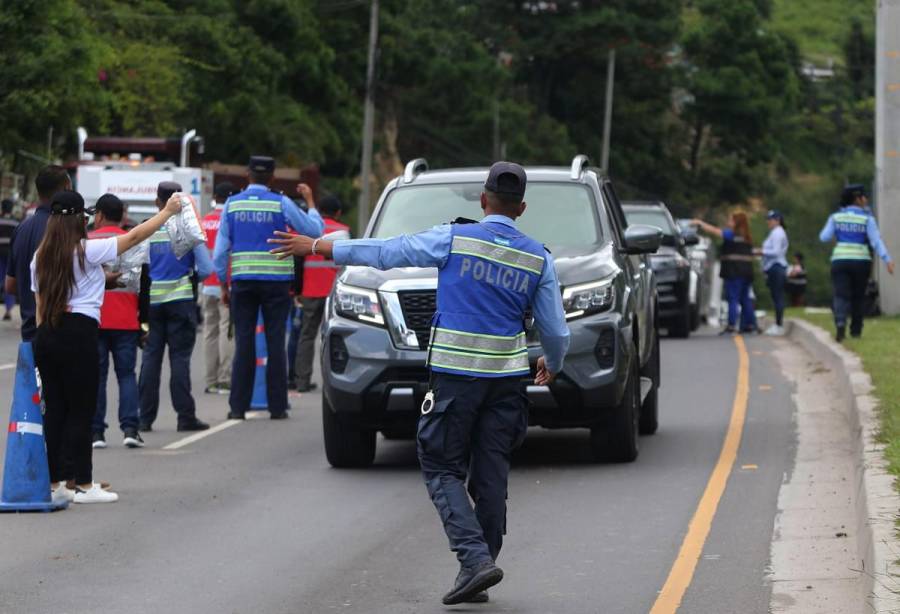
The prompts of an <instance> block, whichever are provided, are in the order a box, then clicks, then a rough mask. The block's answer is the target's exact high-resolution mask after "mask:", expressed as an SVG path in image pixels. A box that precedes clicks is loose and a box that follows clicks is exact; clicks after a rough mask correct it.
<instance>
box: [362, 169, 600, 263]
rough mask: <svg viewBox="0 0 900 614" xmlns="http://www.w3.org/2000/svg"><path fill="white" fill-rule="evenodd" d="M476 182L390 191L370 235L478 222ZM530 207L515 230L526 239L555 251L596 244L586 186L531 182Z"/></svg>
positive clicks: (527, 197) (594, 216) (595, 223)
mask: <svg viewBox="0 0 900 614" xmlns="http://www.w3.org/2000/svg"><path fill="white" fill-rule="evenodd" d="M482 189H483V186H482V185H481V184H478V183H455V184H449V185H422V186H415V187H409V188H401V189H398V190H394V191H393V192H391V194H390V195H389V196H388V198H387V200H386V201H385V203H384V205H383V206H382V207H381V212H380V213H379V216H378V220H377V221H376V224H375V228H374V231H373V232H372V236H373V237H375V238H380V239H383V238H387V237H394V236H397V235H402V234H413V233H416V232H421V231H423V230H427V229H429V228H431V227H433V226H437V225H439V224H445V223H447V222H450V221H452V220H454V219H456V218H458V217H466V218H469V219H472V220H480V219H481V218H482V217H483V216H484V214H483V213H482V211H481V201H480V198H481V192H482ZM525 202H526V203H527V204H528V208H527V209H526V210H525V214H524V215H522V217H520V218H519V219H518V220H517V221H516V226H517V227H518V228H519V230H521V231H522V232H524V233H525V234H527V235H528V236H530V237H533V238H534V239H536V240H537V241H540V242H541V243H543V244H544V245H547V246H548V247H550V248H551V249H552V248H553V247H554V246H557V247H586V246H590V245H594V244H596V243H599V242H600V222H599V220H598V219H597V209H596V206H595V205H594V198H593V196H592V194H591V192H590V191H589V190H588V189H587V187H586V186H583V185H580V184H563V183H549V182H543V183H531V184H529V186H528V189H527V191H526V192H525Z"/></svg>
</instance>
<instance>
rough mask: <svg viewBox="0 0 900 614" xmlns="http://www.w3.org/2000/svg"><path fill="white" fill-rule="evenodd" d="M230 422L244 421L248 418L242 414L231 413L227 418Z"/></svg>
mask: <svg viewBox="0 0 900 614" xmlns="http://www.w3.org/2000/svg"><path fill="white" fill-rule="evenodd" d="M226 417H227V418H228V419H229V420H244V419H246V416H245V415H244V414H242V413H240V412H236V411H230V412H228V415H227V416H226Z"/></svg>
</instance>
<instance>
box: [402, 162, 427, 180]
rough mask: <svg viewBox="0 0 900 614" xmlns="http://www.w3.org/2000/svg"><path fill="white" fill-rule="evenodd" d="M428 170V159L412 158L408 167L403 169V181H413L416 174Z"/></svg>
mask: <svg viewBox="0 0 900 614" xmlns="http://www.w3.org/2000/svg"><path fill="white" fill-rule="evenodd" d="M427 170H428V160H426V159H425V158H416V159H415V160H411V161H410V162H408V163H407V164H406V168H405V169H403V183H412V182H413V180H414V179H415V178H416V175H418V174H419V173H424V172H425V171H427Z"/></svg>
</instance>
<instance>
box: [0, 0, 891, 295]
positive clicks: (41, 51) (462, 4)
mask: <svg viewBox="0 0 900 614" xmlns="http://www.w3.org/2000/svg"><path fill="white" fill-rule="evenodd" d="M804 1H805V0H804ZM817 1H818V0H817ZM841 3H843V4H841ZM855 3H857V0H828V2H827V3H825V4H823V5H822V6H823V7H826V6H827V7H828V10H836V9H835V8H834V7H836V6H838V5H841V6H843V7H844V8H846V7H848V6H849V5H850V4H855ZM2 4H3V7H2V11H0V40H3V41H4V45H3V47H2V51H0V53H2V54H3V57H2V58H0V59H2V61H0V150H2V152H0V156H2V158H0V163H2V165H3V166H5V167H7V168H8V167H10V166H16V167H17V168H18V167H21V166H22V165H23V164H25V160H26V159H32V158H27V157H23V156H22V155H20V153H21V152H25V153H26V154H27V153H31V154H35V153H36V154H38V155H45V154H46V153H47V143H48V140H47V139H48V130H49V129H50V128H51V127H52V129H53V139H52V141H51V143H50V145H51V150H52V155H53V156H55V157H71V155H72V154H73V153H74V143H75V127H76V126H78V125H84V126H86V127H87V128H88V130H89V132H90V133H91V134H120V135H132V136H138V135H169V136H174V135H176V134H178V133H179V132H180V131H181V130H184V129H188V128H197V129H198V131H199V132H200V133H201V134H202V135H204V137H205V140H206V144H207V158H208V159H209V160H218V161H222V162H241V161H243V160H244V159H245V158H246V157H247V155H248V154H249V153H250V152H268V153H270V154H272V155H274V156H276V157H278V158H279V159H280V160H281V161H282V162H283V163H288V164H298V163H304V162H315V163H318V164H319V165H320V166H321V168H322V172H323V175H324V177H325V182H326V186H328V187H329V188H331V189H335V190H337V191H339V192H340V193H341V194H343V195H344V197H345V198H347V199H348V200H349V201H350V202H353V201H354V200H355V198H354V195H355V189H354V187H353V186H354V184H355V185H358V174H359V151H360V127H361V116H362V99H363V94H364V89H365V66H366V45H367V38H368V26H369V2H368V0H129V1H127V2H126V1H125V0H90V1H88V0H40V1H38V0H17V1H16V2H3V3H2ZM798 4H802V3H801V2H798V1H797V0H790V1H786V0H775V1H773V0H556V1H554V2H538V1H529V0H382V1H381V19H380V38H379V52H378V62H377V96H376V100H377V132H376V160H375V166H374V170H375V174H376V178H375V180H376V182H378V183H383V182H384V181H385V180H386V179H388V178H390V177H391V176H392V175H393V174H395V173H396V172H398V169H399V168H401V167H400V164H401V162H402V161H404V160H408V159H410V158H413V157H418V156H425V157H427V158H428V159H429V161H430V162H431V163H432V165H433V166H451V165H476V164H479V165H480V164H486V163H488V162H490V161H491V160H492V159H494V158H496V157H498V156H505V157H507V158H511V159H516V160H521V161H523V162H526V163H554V164H560V163H562V164H566V163H568V161H569V160H570V159H571V157H572V155H574V154H575V153H578V152H584V153H587V154H589V155H591V156H592V157H593V158H594V159H595V160H597V161H599V158H600V148H601V141H602V125H603V105H604V96H605V85H606V71H607V58H608V54H609V51H610V49H613V48H614V49H615V50H616V54H617V64H616V92H615V106H614V113H613V131H612V152H611V160H610V169H609V172H610V174H611V175H612V176H613V177H614V178H615V179H616V180H617V183H618V185H619V187H620V191H621V192H622V193H623V194H624V195H626V196H640V197H659V198H664V199H666V200H667V201H668V202H669V203H670V204H671V205H672V206H673V208H674V209H675V210H676V212H677V213H680V214H682V215H686V214H690V213H694V212H701V213H705V212H708V211H712V212H713V215H714V216H715V215H716V213H715V210H716V209H718V210H720V211H724V210H725V209H727V208H728V207H730V206H735V205H741V206H751V207H756V209H757V210H761V209H763V208H765V207H767V206H772V205H773V204H774V205H776V206H778V207H781V208H783V209H785V210H786V211H785V212H786V214H787V215H788V216H789V218H790V217H791V216H797V218H799V220H800V222H801V226H800V227H798V223H797V219H796V218H795V220H794V223H793V224H792V226H793V227H794V228H795V229H796V232H797V239H798V243H797V244H798V245H801V246H803V247H804V249H806V248H808V251H810V252H811V255H813V256H816V257H818V256H821V255H822V254H823V253H824V252H823V250H821V248H818V247H817V246H816V245H815V242H814V240H815V237H814V235H815V233H814V232H813V230H815V229H817V227H818V225H819V224H820V223H821V221H822V220H823V219H824V215H825V213H826V212H827V208H828V207H829V206H830V202H826V199H830V196H831V194H833V192H834V190H835V189H836V188H837V187H838V186H839V185H840V183H841V182H842V181H844V180H846V179H855V180H862V181H866V180H868V179H870V178H871V149H872V115H873V109H874V105H873V101H872V75H873V66H872V65H873V62H874V60H873V54H872V47H873V41H872V35H871V31H872V23H871V20H872V13H871V10H868V11H856V13H855V17H853V18H847V17H844V18H843V19H839V20H834V19H831V20H825V19H823V16H822V15H818V14H817V15H815V16H809V17H806V16H804V15H803V14H799V13H797V5H798ZM807 4H808V3H807ZM819 21H821V22H823V23H824V22H825V21H827V22H828V26H827V30H828V31H827V32H824V31H823V33H822V34H823V35H824V36H830V37H831V39H834V38H837V40H831V39H829V41H828V44H827V45H826V44H824V43H823V42H822V41H821V40H818V39H817V38H816V37H815V36H813V33H811V32H810V30H809V28H810V23H811V22H819ZM824 27H825V26H823V28H824ZM798 41H799V42H798ZM807 45H815V46H814V48H811V49H807V48H805V46H807ZM831 52H833V53H834V54H835V55H838V54H839V57H837V58H836V60H837V62H836V64H835V71H836V72H835V76H834V78H832V79H826V80H824V81H820V82H813V81H811V80H809V79H808V78H806V77H805V76H804V75H803V73H802V70H801V68H802V65H803V62H804V59H805V58H810V57H811V58H813V59H818V60H821V59H822V55H823V54H824V53H831ZM814 227H816V228H814ZM816 275H818V273H816ZM816 283H821V284H824V280H823V279H818V280H815V279H814V282H813V287H815V284H816ZM826 290H827V289H826ZM814 296H816V297H817V298H821V296H820V295H818V294H816V293H815V291H814Z"/></svg>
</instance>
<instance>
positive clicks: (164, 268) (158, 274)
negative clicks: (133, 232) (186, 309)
mask: <svg viewBox="0 0 900 614" xmlns="http://www.w3.org/2000/svg"><path fill="white" fill-rule="evenodd" d="M193 272H194V252H189V253H187V254H185V255H184V256H182V257H181V258H176V257H175V254H174V253H173V252H172V244H171V242H170V239H169V233H167V232H166V230H165V229H164V228H162V229H160V230H157V231H156V232H155V233H153V236H152V237H150V305H162V304H163V303H173V302H175V301H192V300H194V284H193V282H192V281H191V275H192V274H193Z"/></svg>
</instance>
